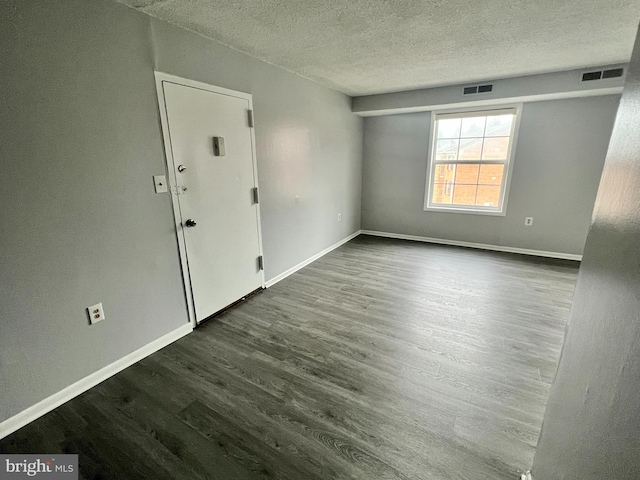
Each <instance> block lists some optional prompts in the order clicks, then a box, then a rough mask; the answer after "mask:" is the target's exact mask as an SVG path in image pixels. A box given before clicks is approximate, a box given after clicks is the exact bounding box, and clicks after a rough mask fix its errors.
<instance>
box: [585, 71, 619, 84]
mask: <svg viewBox="0 0 640 480" xmlns="http://www.w3.org/2000/svg"><path fill="white" fill-rule="evenodd" d="M623 74H624V68H612V69H611V70H604V71H602V70H597V71H594V72H585V73H583V74H582V81H583V82H591V81H593V80H604V79H607V78H618V77H621V76H622V75H623Z"/></svg>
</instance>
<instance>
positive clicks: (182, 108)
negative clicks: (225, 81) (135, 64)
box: [161, 80, 263, 322]
mask: <svg viewBox="0 0 640 480" xmlns="http://www.w3.org/2000/svg"><path fill="white" fill-rule="evenodd" d="M161 85H162V94H163V95H164V106H165V110H166V111H165V116H166V119H165V120H166V124H167V125H166V126H165V135H166V133H167V131H168V135H169V139H168V141H167V139H165V145H168V146H169V148H170V149H171V152H170V153H171V155H170V158H171V159H172V162H169V163H170V167H172V168H173V169H174V172H173V174H174V176H173V182H172V183H173V185H174V186H175V187H177V199H178V202H177V203H178V206H179V215H178V214H176V217H178V216H179V217H180V218H179V219H178V220H179V221H178V228H179V230H180V231H179V232H178V233H179V234H180V233H182V235H184V247H185V250H186V252H185V254H186V263H187V265H186V270H187V273H188V285H187V287H188V288H190V290H191V296H192V302H193V305H192V306H191V307H192V308H194V310H195V317H196V321H197V322H201V321H202V320H204V319H206V318H207V317H210V316H211V315H213V314H214V313H216V312H218V311H220V310H222V309H224V308H225V307H227V306H229V305H230V304H232V303H234V302H236V301H237V300H239V299H241V298H242V297H243V296H245V295H247V294H248V293H251V292H252V291H254V290H256V289H258V288H260V287H261V286H262V285H263V276H262V272H261V262H260V261H259V257H260V255H261V247H260V227H259V212H258V205H257V198H255V196H254V188H256V186H257V179H256V169H255V161H254V155H253V141H252V131H251V126H250V124H249V110H250V107H251V105H250V100H249V99H248V98H246V97H247V95H246V94H240V93H238V94H237V96H234V92H228V91H225V93H216V92H214V91H210V90H206V89H203V88H197V87H194V86H188V85H182V84H178V83H174V82H171V81H166V80H165V81H162V82H161ZM212 88H213V87H212ZM171 163H172V164H173V165H171ZM175 193H176V192H174V194H175ZM174 205H175V203H174ZM183 267H184V265H183ZM188 296H189V295H188Z"/></svg>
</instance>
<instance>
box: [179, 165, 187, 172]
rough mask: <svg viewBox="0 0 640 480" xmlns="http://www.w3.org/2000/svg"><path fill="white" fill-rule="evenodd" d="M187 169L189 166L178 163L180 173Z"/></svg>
mask: <svg viewBox="0 0 640 480" xmlns="http://www.w3.org/2000/svg"><path fill="white" fill-rule="evenodd" d="M186 169H187V167H185V166H184V165H178V171H179V172H180V173H182V172H184V171H185V170H186Z"/></svg>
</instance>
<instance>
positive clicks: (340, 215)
mask: <svg viewBox="0 0 640 480" xmlns="http://www.w3.org/2000/svg"><path fill="white" fill-rule="evenodd" d="M340 220H342V214H341V213H339V214H338V221H340Z"/></svg>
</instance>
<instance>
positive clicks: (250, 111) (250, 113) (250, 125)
mask: <svg viewBox="0 0 640 480" xmlns="http://www.w3.org/2000/svg"><path fill="white" fill-rule="evenodd" d="M247 120H248V121H249V127H251V128H253V110H247Z"/></svg>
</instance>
